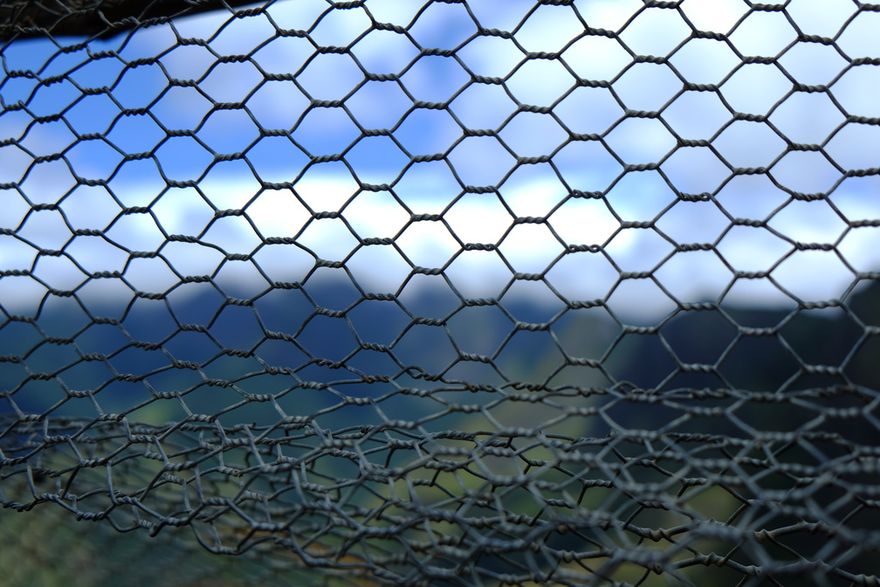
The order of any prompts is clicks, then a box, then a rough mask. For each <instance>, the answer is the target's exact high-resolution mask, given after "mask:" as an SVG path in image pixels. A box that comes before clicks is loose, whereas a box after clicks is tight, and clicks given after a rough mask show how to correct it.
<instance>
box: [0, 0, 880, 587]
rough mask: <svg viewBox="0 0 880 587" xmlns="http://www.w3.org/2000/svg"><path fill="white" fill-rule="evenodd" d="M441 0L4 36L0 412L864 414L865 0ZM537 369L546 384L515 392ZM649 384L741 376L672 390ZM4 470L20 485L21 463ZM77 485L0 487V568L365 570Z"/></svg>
mask: <svg viewBox="0 0 880 587" xmlns="http://www.w3.org/2000/svg"><path fill="white" fill-rule="evenodd" d="M427 4H428V6H427V7H425V5H426V2H424V1H423V0H418V1H408V0H368V1H367V2H365V3H364V6H363V7H356V8H353V9H345V10H342V9H338V10H334V9H331V4H329V3H327V2H325V1H322V0H278V1H275V2H271V3H268V4H266V7H265V10H260V11H255V12H254V13H253V14H250V15H247V16H243V17H237V18H230V13H229V10H228V9H224V10H217V11H210V12H206V13H203V14H199V15H194V16H185V17H181V18H176V19H173V20H171V21H170V22H169V23H166V24H160V25H154V26H150V27H146V28H138V29H134V30H131V31H127V32H121V33H118V34H115V35H110V36H106V37H102V38H93V39H89V40H88V41H87V42H86V39H85V38H83V37H75V36H58V37H51V38H22V39H12V40H8V41H2V42H3V43H4V44H3V45H0V47H2V49H0V56H2V59H0V63H2V70H0V201H2V203H3V205H2V208H0V272H2V278H0V358H3V357H14V358H16V360H9V361H0V417H2V416H6V418H7V420H10V421H12V420H14V419H16V418H18V419H21V418H22V417H23V416H24V415H30V414H38V415H40V417H41V418H42V419H44V420H47V421H60V420H64V419H77V420H79V421H83V422H86V421H90V420H94V419H95V418H97V417H99V416H101V415H102V414H108V413H114V414H123V415H125V417H126V418H127V419H128V420H129V421H131V422H134V423H138V424H144V425H153V426H163V425H165V424H167V423H169V422H177V421H182V420H186V419H187V418H189V417H191V416H192V415H193V414H212V415H216V416H217V421H218V422H219V423H220V424H221V425H222V426H234V425H236V424H253V425H254V426H272V425H274V424H276V423H277V422H278V421H279V420H280V419H282V418H284V417H304V416H309V417H313V418H314V422H316V423H317V424H318V425H319V426H320V427H323V428H324V429H327V430H344V429H349V428H353V427H358V426H381V425H383V423H386V422H388V421H397V420H400V419H404V420H409V421H417V422H419V425H420V426H421V430H423V431H429V432H435V431H438V430H446V429H448V430H457V431H461V432H472V433H475V432H478V431H485V430H490V431H493V430H496V431H497V430H498V429H501V428H504V427H534V426H536V425H539V424H544V425H545V428H546V431H547V433H548V434H559V435H560V436H563V437H566V438H592V437H603V436H605V435H609V434H614V433H616V432H620V431H622V430H656V429H658V428H661V427H664V426H667V424H668V425H669V426H670V429H671V430H676V431H681V432H687V433H705V434H708V433H712V434H719V435H728V436H730V437H737V438H749V437H751V436H753V435H755V434H756V431H757V432H763V431H767V432H786V431H793V430H798V429H809V430H821V431H823V432H828V433H832V432H833V433H835V434H838V435H840V437H841V438H843V439H845V441H846V442H848V443H850V444H851V445H852V446H876V444H877V441H878V440H880V435H878V428H877V424H876V419H875V418H874V415H873V410H874V409H875V408H874V406H875V404H876V401H875V394H876V391H877V390H878V389H880V370H878V369H877V357H880V336H878V328H880V290H878V285H877V274H878V273H877V272H878V271H880V248H878V246H877V243H878V242H880V240H878V236H880V180H878V176H877V174H876V173H875V172H872V171H871V169H873V168H876V166H877V161H876V155H875V153H877V152H878V149H880V125H878V124H877V123H876V120H877V118H878V117H880V106H878V102H877V101H876V99H875V98H874V96H875V95H876V91H875V90H876V88H878V87H880V67H878V66H877V65H876V63H875V61H872V60H876V59H878V58H880V43H878V41H877V35H876V30H877V27H880V12H876V11H867V10H865V11H860V5H859V3H857V2H852V1H849V0H847V1H833V2H832V1H829V2H821V1H820V0H791V1H790V2H788V3H785V4H786V9H785V12H782V11H769V10H768V11H763V10H760V11H749V6H748V4H747V3H745V2H741V1H739V0H724V1H719V2H717V3H716V2H713V3H711V8H708V7H709V6H710V3H706V2H701V1H698V0H685V1H684V2H683V3H682V4H681V6H680V8H677V9H665V8H648V9H644V4H643V3H642V2H640V1H635V0H615V1H611V0H575V1H574V2H573V3H572V5H571V6H563V5H560V6H556V5H552V4H546V5H540V6H536V3H535V2H533V1H532V0H505V1H503V2H502V0H470V1H469V2H467V3H466V4H460V3H449V4H447V3H427ZM770 4H772V3H770ZM779 4H783V3H779ZM254 6H263V4H262V3H258V4H255V5H254ZM423 8H424V10H423ZM376 22H380V23H390V24H392V25H395V26H399V27H405V28H406V31H407V34H403V33H401V32H400V31H397V30H394V29H393V27H391V28H389V27H385V28H383V27H376V26H375V23H376ZM585 25H586V26H589V27H592V28H593V29H607V30H609V31H614V32H615V34H614V35H605V34H590V35H584V31H585ZM478 27H480V28H478ZM278 29H282V30H287V29H289V30H295V31H307V32H308V34H307V35H306V34H297V35H283V36H282V35H279V34H278ZM486 29H500V30H501V31H513V34H512V35H505V34H497V35H496V34H487V33H486ZM694 29H696V30H701V31H708V32H714V33H720V34H725V35H727V36H726V37H725V38H724V39H718V38H712V36H711V35H703V36H697V35H694V34H693V30H694ZM480 33H484V34H480ZM810 35H812V36H813V37H810ZM817 37H834V42H833V43H828V42H823V41H820V40H817ZM185 39H202V40H205V41H206V42H204V43H198V42H197V43H193V42H184V41H182V40H185ZM316 47H346V48H348V49H347V50H346V51H344V52H336V51H326V52H322V51H316ZM426 48H427V49H436V50H437V51H433V52H432V51H425V49H426ZM444 52H448V54H447V53H444ZM241 55H247V56H248V57H247V58H245V59H238V58H236V56H241ZM644 55H655V56H668V60H666V61H657V60H645V59H641V58H640V57H639V56H644ZM762 58H764V59H762ZM854 60H862V61H854ZM367 74H369V75H367ZM374 74H375V75H374ZM383 76H384V77H383ZM50 79H51V80H53V81H52V82H51V83H48V82H45V81H44V80H50ZM585 80H586V81H585ZM502 82H503V83H502ZM695 84H699V85H703V86H712V87H714V85H717V88H716V89H711V90H706V88H705V87H703V88H700V87H697V86H695ZM825 86H827V90H823V89H822V88H824V87H825ZM816 87H820V88H819V89H818V90H817V89H816ZM645 112H647V113H652V112H658V113H659V114H658V115H644V113H645ZM57 115H60V116H57ZM793 145H794V146H793ZM797 145H807V146H810V145H818V147H816V148H799V147H797ZM337 155H338V156H337ZM529 158H537V159H529ZM652 163H658V165H656V166H652V165H651V164H652ZM749 170H752V171H749ZM46 374H48V375H47V376H44V375H46ZM401 388H406V389H409V388H415V389H422V390H428V391H430V392H432V393H433V394H434V395H433V398H429V397H421V396H416V395H405V394H401V393H400V389H401ZM520 390H527V391H532V392H536V393H547V394H548V395H550V396H554V395H555V396H557V397H556V398H554V397H550V399H549V400H548V401H547V402H536V403H533V404H522V403H516V402H513V403H511V402H510V401H504V399H505V398H506V397H507V394H514V393H515V392H517V391H520ZM590 390H606V391H607V390H612V391H613V393H612V395H610V396H608V395H602V394H600V393H596V394H593V392H592V391H590ZM631 390H636V391H648V392H650V393H653V394H657V395H659V396H664V394H668V395H669V397H675V396H676V394H679V393H682V392H683V390H705V391H707V392H709V391H713V390H734V391H736V392H737V393H741V394H742V395H739V396H737V395H736V394H733V395H732V396H719V397H718V398H717V402H716V403H714V404H712V405H713V406H716V407H717V406H720V408H719V409H722V410H724V411H723V413H722V415H721V416H720V417H719V416H718V415H717V414H715V415H712V414H709V413H708V412H707V413H700V414H696V415H689V416H687V417H685V416H684V414H685V413H686V412H687V407H686V405H685V404H687V401H685V400H683V403H682V405H681V406H679V407H677V408H673V407H670V406H660V405H656V406H649V407H650V409H646V405H645V404H641V405H640V404H638V403H637V402H636V401H633V402H632V403H629V402H628V401H627V399H626V395H627V393H628V392H629V391H631ZM816 390H820V391H819V392H817V391H816ZM821 390H827V391H825V392H822V391H821ZM71 391H74V392H76V393H74V394H71ZM761 393H766V394H768V395H775V396H776V397H780V398H785V399H786V401H788V402H790V403H786V404H781V403H780V404H778V405H773V406H771V405H770V404H762V403H757V402H755V403H751V402H750V401H749V399H748V398H750V397H751V396H750V395H749V394H761ZM261 394H270V395H272V396H274V397H273V399H272V400H271V401H250V400H249V398H252V397H255V396H258V395H261ZM743 397H745V398H746V399H743ZM351 398H354V399H355V400H363V401H364V403H362V404H358V403H355V402H352V401H351ZM554 401H556V402H558V403H554ZM712 401H715V400H712ZM459 403H467V404H473V405H476V406H478V407H479V408H480V409H479V410H477V411H475V412H472V413H465V412H457V411H455V410H453V409H451V408H450V406H455V405H456V404H459ZM695 403H698V402H695ZM706 405H708V403H707V404H706ZM574 408H584V409H586V408H596V410H597V411H596V412H595V413H592V414H581V415H575V414H577V412H575V411H573V410H574ZM847 409H851V411H849V412H847ZM852 410H854V411H852ZM734 414H735V417H734ZM435 416H437V417H436V418H435ZM679 417H681V418H682V419H681V420H677V419H676V418H679ZM670 423H671V424H670ZM5 426H6V425H5V424H3V427H0V449H2V448H3V444H2V443H3V440H4V438H5V439H6V440H7V442H9V443H11V444H12V445H15V443H16V442H17V440H18V438H19V437H18V436H17V434H18V433H17V432H14V431H12V428H5ZM16 454H19V453H16ZM793 458H795V460H797V459H798V458H800V457H793ZM389 460H390V457H389ZM487 462H489V461H487ZM486 467H488V469H489V470H491V471H492V472H493V473H497V474H506V475H517V474H521V473H522V471H523V465H522V463H521V462H519V461H515V460H514V459H509V460H508V461H504V460H503V459H498V460H497V461H491V464H489V465H486ZM357 474H359V473H358V471H354V470H350V469H348V468H345V467H342V468H340V469H339V470H338V476H339V477H340V478H343V479H344V478H346V476H352V477H353V478H354V477H356V475H357ZM20 477H21V476H20V475H19V478H20ZM11 478H12V475H10V477H8V478H7V479H6V480H4V479H3V478H2V477H0V499H10V500H11V499H12V497H11V496H15V499H21V498H22V497H21V496H24V497H26V498H29V497H30V496H29V495H28V493H29V490H28V489H27V488H23V487H21V486H15V487H13V486H12V484H11V483H9V481H8V479H11ZM4 481H6V482H7V483H8V487H11V489H10V490H9V492H8V494H7V495H4V490H5V489H4V487H3V482H4ZM774 482H776V481H772V482H769V483H770V484H771V485H772V483H774ZM47 483H48V482H47ZM460 483H461V487H468V488H471V489H473V488H476V487H479V484H478V481H477V479H476V477H475V478H474V479H470V480H468V481H467V482H461V481H460ZM780 483H782V485H784V482H780ZM782 485H780V486H782ZM47 486H48V485H47ZM711 495H712V496H713V497H712V499H708V500H707V502H712V503H711V507H710V506H706V505H705V504H700V505H696V506H694V507H696V508H697V509H698V510H699V511H700V512H702V513H703V514H704V515H706V516H707V517H709V518H710V519H716V520H719V521H724V520H725V519H726V518H727V517H728V516H730V515H731V514H732V512H733V511H734V510H735V509H736V506H737V502H736V500H734V499H733V498H732V497H730V495H726V494H725V495H726V497H725V495H715V494H711ZM517 499H519V500H520V501H517ZM816 499H817V503H820V504H822V507H824V506H825V505H827V503H829V502H830V498H828V499H826V498H825V497H824V496H822V497H817V498H816ZM511 500H512V502H511V503H512V504H513V506H511V505H508V507H514V508H517V507H521V508H524V509H526V510H528V508H529V507H531V506H530V505H528V504H529V503H530V502H529V498H528V497H525V498H516V499H514V498H511ZM823 500H824V501H823ZM597 503H601V502H597ZM707 508H708V509H707ZM634 515H635V514H634ZM828 515H829V516H831V517H832V518H833V517H834V516H838V515H840V516H843V515H844V510H840V511H833V512H831V513H829V514H828ZM71 520H72V516H70V515H69V514H67V513H66V512H62V511H61V510H60V508H55V507H52V505H51V504H41V505H38V506H37V507H36V508H35V510H34V511H32V512H31V513H29V514H18V513H14V512H11V511H8V510H0V542H2V544H4V548H3V549H2V550H0V569H7V570H8V571H4V572H5V573H6V577H5V582H3V581H0V582H2V583H3V584H4V585H6V584H8V585H11V586H14V587H17V586H19V585H20V586H26V585H56V584H58V585H60V584H63V583H68V584H70V583H73V584H76V585H87V586H91V585H95V586H97V585H110V584H114V585H115V584H119V585H128V584H131V585H136V584H159V583H164V584H173V585H181V586H187V587H193V586H197V585H198V586H201V585H218V586H219V585H223V586H225V585H250V584H257V583H265V584H300V582H303V584H305V583H308V584H325V583H321V582H322V581H326V584H329V585H336V584H340V585H343V584H351V583H348V582H347V581H352V582H354V584H370V583H369V581H367V580H361V579H355V578H352V577H346V576H342V577H334V578H331V577H329V576H325V575H323V574H318V573H315V572H312V573H306V572H300V571H296V570H291V567H290V565H285V564H284V562H283V556H279V555H277V552H276V551H272V552H273V553H275V554H272V555H266V554H264V553H263V552H262V551H260V552H249V553H247V554H245V555H244V556H242V557H223V556H216V555H212V554H210V553H207V552H206V551H203V550H202V549H200V548H199V547H198V545H197V544H196V543H195V541H188V540H174V541H171V542H163V541H162V540H161V537H162V536H163V534H160V535H159V537H157V538H152V539H151V538H147V537H146V536H145V535H144V534H145V533H144V532H130V533H126V534H119V533H116V532H114V531H113V530H112V529H110V528H107V527H105V525H104V524H91V523H86V522H82V523H72V522H71ZM873 521H874V520H873V518H868V517H865V518H864V521H863V522H859V523H860V524H863V526H864V527H865V528H870V527H871V524H872V523H873ZM666 522H668V520H666ZM82 526H87V527H86V528H85V529H84V528H82ZM175 532H178V533H180V534H185V533H187V532H188V531H187V530H186V529H183V530H175ZM570 540H572V542H570V543H567V544H568V546H570V547H572V549H575V548H574V546H578V545H579V546H583V544H584V543H577V540H574V539H570ZM811 540H812V541H811ZM816 542H817V539H815V538H813V539H804V542H803V543H798V542H796V541H795V542H793V543H792V544H793V545H794V546H793V548H797V546H798V544H800V545H801V548H804V549H812V550H811V552H812V551H819V550H820V549H821V544H819V545H817V544H816ZM187 545H188V546H187ZM572 545H574V546H572ZM789 554H790V553H789ZM779 556H782V557H783V558H785V557H787V556H789V555H788V554H786V553H782V554H779ZM841 556H842V555H841ZM276 559H280V560H281V561H282V562H281V564H280V566H279V568H278V569H277V570H273V568H272V565H269V564H267V562H266V561H268V560H276ZM157 561H161V562H157ZM486 564H487V565H488V566H490V567H491V563H486ZM859 564H861V565H862V567H861V568H862V572H864V573H871V572H876V571H877V567H876V564H875V563H873V562H871V561H861V560H859ZM499 568H500V567H499ZM642 571H643V569H631V570H624V571H622V575H620V576H619V577H617V578H618V579H619V580H623V581H631V582H636V581H638V580H639V577H640V576H641V575H640V573H641V572H642ZM688 572H690V571H688ZM707 572H708V571H706V570H704V569H695V570H693V572H692V574H691V575H689V577H690V579H691V580H692V581H694V582H695V583H696V584H706V583H705V581H713V582H714V581H722V583H723V581H724V580H726V579H727V578H728V576H727V575H723V574H722V573H723V572H725V571H716V574H714V575H712V574H705V573H707ZM701 573H702V574H701ZM357 581H360V583H358V582H357ZM653 581H655V577H653V576H652V578H651V579H650V580H648V581H647V582H645V583H643V584H646V585H655V584H657V585H660V584H665V583H662V582H660V581H661V579H659V578H658V579H656V581H657V582H653ZM719 584H721V583H719Z"/></svg>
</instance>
